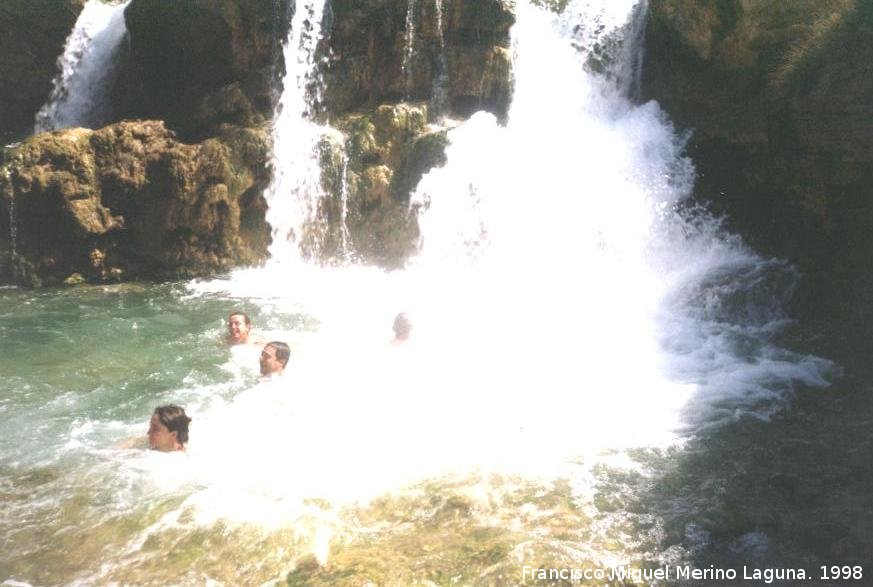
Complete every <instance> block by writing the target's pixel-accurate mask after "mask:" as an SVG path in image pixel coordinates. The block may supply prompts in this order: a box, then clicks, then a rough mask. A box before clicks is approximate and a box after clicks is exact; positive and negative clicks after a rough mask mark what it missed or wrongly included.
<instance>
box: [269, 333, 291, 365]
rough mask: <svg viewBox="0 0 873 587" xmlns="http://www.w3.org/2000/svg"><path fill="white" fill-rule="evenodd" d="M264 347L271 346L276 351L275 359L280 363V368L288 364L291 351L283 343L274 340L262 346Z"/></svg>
mask: <svg viewBox="0 0 873 587" xmlns="http://www.w3.org/2000/svg"><path fill="white" fill-rule="evenodd" d="M264 346H265V347H268V346H271V347H273V348H274V349H276V358H277V359H278V360H279V362H280V363H282V366H283V367H284V366H285V365H287V364H288V359H290V358H291V349H290V348H289V347H288V345H287V344H285V343H284V342H280V341H278V340H274V341H272V342H268V343H267V344H265V345H264Z"/></svg>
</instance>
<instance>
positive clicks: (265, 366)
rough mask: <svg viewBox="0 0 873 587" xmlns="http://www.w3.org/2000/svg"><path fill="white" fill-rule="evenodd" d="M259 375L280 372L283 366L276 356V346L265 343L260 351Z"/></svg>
mask: <svg viewBox="0 0 873 587" xmlns="http://www.w3.org/2000/svg"><path fill="white" fill-rule="evenodd" d="M260 362H261V375H272V374H274V373H281V372H282V370H283V369H284V368H285V366H284V365H283V364H282V361H280V360H279V359H278V358H277V357H276V347H272V346H270V345H267V346H265V347H264V350H263V351H261V361H260Z"/></svg>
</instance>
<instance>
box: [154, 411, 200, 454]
mask: <svg viewBox="0 0 873 587" xmlns="http://www.w3.org/2000/svg"><path fill="white" fill-rule="evenodd" d="M190 422H191V418H189V417H188V416H187V415H186V414H185V410H184V409H183V408H180V407H179V406H174V405H167V406H159V407H157V408H155V411H154V413H153V414H152V419H151V422H149V434H148V436H149V448H151V449H153V450H159V451H161V452H172V451H174V450H183V449H184V448H185V445H186V444H187V443H188V424H189V423H190Z"/></svg>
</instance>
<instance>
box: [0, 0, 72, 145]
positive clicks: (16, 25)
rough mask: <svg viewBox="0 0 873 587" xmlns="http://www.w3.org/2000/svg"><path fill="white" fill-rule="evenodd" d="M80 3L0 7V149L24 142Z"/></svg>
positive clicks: (8, 1)
mask: <svg viewBox="0 0 873 587" xmlns="http://www.w3.org/2000/svg"><path fill="white" fill-rule="evenodd" d="M84 5H85V0H4V1H3V2H0V145H5V144H6V143H8V142H10V141H12V140H14V139H17V138H20V137H22V136H26V135H27V134H29V133H30V132H31V131H32V129H33V122H34V116H35V115H36V112H37V110H39V108H40V106H42V105H43V103H44V102H45V100H46V98H47V97H48V95H49V93H50V92H51V89H52V79H54V77H55V72H56V70H57V60H58V56H59V55H60V54H61V53H62V52H63V49H64V41H65V40H66V38H67V35H69V34H70V31H71V30H72V29H73V25H74V24H75V23H76V18H77V17H78V15H79V13H80V12H81V11H82V7H83V6H84Z"/></svg>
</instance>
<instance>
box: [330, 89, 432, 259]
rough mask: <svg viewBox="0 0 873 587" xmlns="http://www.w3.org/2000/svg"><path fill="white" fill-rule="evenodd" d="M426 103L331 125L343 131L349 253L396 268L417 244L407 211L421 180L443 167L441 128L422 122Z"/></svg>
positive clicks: (378, 111) (392, 107)
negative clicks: (432, 171) (432, 170)
mask: <svg viewBox="0 0 873 587" xmlns="http://www.w3.org/2000/svg"><path fill="white" fill-rule="evenodd" d="M427 111H428V108H427V105H425V104H422V103H418V104H405V103H401V104H383V105H382V106H379V107H378V108H376V109H375V110H373V111H370V112H366V113H357V114H351V115H348V116H346V117H343V118H341V119H339V120H337V121H336V124H337V126H338V127H339V128H340V129H342V130H343V131H344V132H345V137H346V140H345V149H346V152H347V153H348V165H347V183H346V185H347V201H348V214H347V219H346V222H347V226H348V231H349V236H350V241H351V243H350V244H351V247H352V250H353V251H354V254H355V255H356V256H358V257H360V258H363V259H366V260H368V261H370V262H374V263H377V264H379V265H382V266H385V267H398V266H401V265H402V264H403V262H404V261H405V260H406V259H407V258H408V257H409V255H410V254H412V253H413V252H414V251H415V249H416V246H417V242H418V236H419V232H418V225H417V221H416V217H415V214H414V212H413V211H411V210H410V209H409V198H410V193H411V191H412V190H413V189H414V188H415V186H416V185H417V184H418V180H419V179H421V176H422V175H423V174H424V173H425V172H427V171H428V170H430V169H431V168H432V167H435V166H438V165H442V164H444V163H445V146H446V139H445V130H433V129H431V128H430V127H429V126H428V124H427V119H428V114H427Z"/></svg>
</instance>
